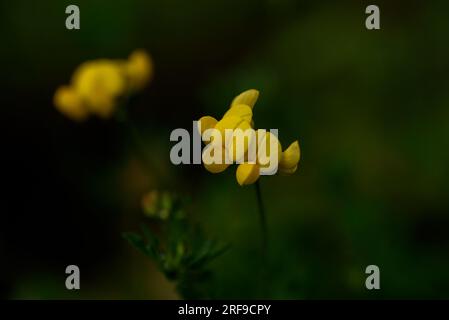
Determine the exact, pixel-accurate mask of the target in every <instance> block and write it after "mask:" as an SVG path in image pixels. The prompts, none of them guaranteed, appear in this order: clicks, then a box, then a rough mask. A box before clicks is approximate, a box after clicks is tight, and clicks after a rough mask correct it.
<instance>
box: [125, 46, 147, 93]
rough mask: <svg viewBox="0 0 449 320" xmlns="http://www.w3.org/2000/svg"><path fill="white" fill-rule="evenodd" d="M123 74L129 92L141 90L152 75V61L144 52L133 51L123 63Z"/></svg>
mask: <svg viewBox="0 0 449 320" xmlns="http://www.w3.org/2000/svg"><path fill="white" fill-rule="evenodd" d="M125 72H126V75H127V77H128V81H129V87H130V89H131V90H138V89H141V88H143V87H144V86H145V85H146V84H147V83H148V82H149V80H151V77H152V75H153V61H152V60H151V57H150V56H149V55H148V54H147V53H146V52H145V51H144V50H135V51H134V52H133V53H131V55H130V56H129V59H128V61H127V62H126V63H125Z"/></svg>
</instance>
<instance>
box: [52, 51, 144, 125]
mask: <svg viewBox="0 0 449 320" xmlns="http://www.w3.org/2000/svg"><path fill="white" fill-rule="evenodd" d="M152 72H153V67H152V62H151V58H150V57H149V56H148V55H147V54H146V53H145V52H144V51H142V50H137V51H134V52H133V53H132V54H131V55H130V56H129V59H128V60H109V59H99V60H93V61H87V62H84V63H82V64H81V65H80V66H79V67H78V68H77V70H76V71H75V72H74V74H73V77H72V80H71V84H70V85H69V86H61V87H60V88H58V89H57V90H56V92H55V95H54V99H53V101H54V104H55V106H56V108H57V109H58V110H59V111H60V112H61V113H62V114H64V115H65V116H67V117H69V118H71V119H72V120H76V121H82V120H85V119H87V118H88V116H89V115H97V116H99V117H101V118H109V117H110V116H111V115H112V114H113V113H114V111H115V110H116V108H117V105H118V104H119V102H120V99H121V98H123V97H125V96H126V95H128V94H130V93H133V92H136V91H138V90H141V89H142V88H143V87H144V86H145V85H146V84H147V83H148V81H149V80H150V78H151V75H152Z"/></svg>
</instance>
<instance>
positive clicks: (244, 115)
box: [198, 89, 300, 185]
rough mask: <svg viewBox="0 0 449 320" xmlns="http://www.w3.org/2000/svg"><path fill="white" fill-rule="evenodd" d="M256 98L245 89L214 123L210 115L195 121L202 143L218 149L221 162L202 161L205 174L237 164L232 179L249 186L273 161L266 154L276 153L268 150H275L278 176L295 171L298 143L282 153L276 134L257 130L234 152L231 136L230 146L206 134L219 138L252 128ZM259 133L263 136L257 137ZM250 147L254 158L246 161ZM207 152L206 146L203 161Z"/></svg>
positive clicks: (234, 137) (298, 150)
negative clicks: (217, 135)
mask: <svg viewBox="0 0 449 320" xmlns="http://www.w3.org/2000/svg"><path fill="white" fill-rule="evenodd" d="M258 97H259V92H258V91H257V90H254V89H251V90H247V91H245V92H243V93H241V94H240V95H238V96H237V97H235V98H234V100H233V101H232V103H231V106H230V108H229V110H228V111H227V112H226V113H225V114H224V116H223V118H222V119H221V120H219V121H218V120H216V119H215V118H213V117H211V116H204V117H202V118H201V119H200V120H199V121H198V125H199V131H200V134H201V136H202V138H203V140H204V141H205V142H206V143H208V142H210V143H211V144H215V146H214V148H212V149H213V150H217V148H218V150H222V152H221V155H220V157H222V158H223V161H218V162H217V161H216V162H213V161H212V162H208V161H204V167H205V168H206V169H207V170H208V171H209V172H212V173H219V172H222V171H224V170H226V168H227V167H228V166H229V165H231V164H233V163H237V164H238V167H237V171H236V178H237V182H238V183H239V184H240V185H248V184H252V183H254V182H256V181H257V180H258V179H259V176H260V173H261V170H263V169H264V168H267V167H269V166H270V161H273V160H272V158H271V157H270V153H272V154H276V153H274V152H271V150H274V151H277V158H276V159H275V160H277V161H276V165H277V169H278V172H279V173H281V174H293V173H294V172H295V171H296V170H297V168H298V162H299V158H300V149H299V143H298V141H295V142H293V143H292V144H291V145H290V146H289V147H288V148H287V149H285V150H284V151H282V146H281V144H280V142H279V140H278V138H277V136H276V135H274V134H272V133H271V132H269V133H265V130H257V131H255V135H254V136H253V137H251V136H248V137H247V140H245V141H244V146H243V148H241V149H240V150H238V149H236V145H237V144H236V143H235V142H236V141H235V139H236V136H235V135H233V138H231V140H230V141H231V142H230V143H229V142H227V141H226V140H225V141H224V142H223V141H222V140H221V139H218V140H216V139H215V140H214V136H212V137H209V136H208V134H207V133H208V132H211V130H210V129H215V131H217V132H218V133H219V136H222V137H225V136H227V132H229V131H236V130H241V131H240V132H245V131H247V130H248V129H253V128H254V121H253V108H254V105H255V103H256V101H257V99H258ZM212 131H213V130H212ZM262 134H263V136H261V135H262ZM217 144H219V146H217ZM251 145H253V146H254V147H255V150H256V152H255V154H257V157H256V159H250V157H249V155H248V154H249V152H248V150H249V149H250V146H251ZM273 148H274V149H273ZM230 149H231V150H230ZM261 149H264V152H259V151H260V150H261ZM276 149H277V150H276ZM209 150H210V149H209ZM207 152H210V151H208V148H207V147H206V148H205V149H204V151H203V160H204V158H205V156H206V153H207ZM229 155H232V156H231V159H229ZM212 156H213V155H212Z"/></svg>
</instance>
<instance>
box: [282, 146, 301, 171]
mask: <svg viewBox="0 0 449 320" xmlns="http://www.w3.org/2000/svg"><path fill="white" fill-rule="evenodd" d="M300 153H301V152H300V149H299V143H298V141H295V142H293V143H292V144H291V145H290V146H289V147H288V148H287V149H285V151H284V152H283V153H282V158H281V161H280V162H279V169H280V170H283V171H287V172H289V171H291V170H292V169H293V168H295V170H293V172H295V171H296V167H297V166H298V162H299V158H300ZM293 172H291V173H293Z"/></svg>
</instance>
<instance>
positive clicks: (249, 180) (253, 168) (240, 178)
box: [235, 163, 260, 186]
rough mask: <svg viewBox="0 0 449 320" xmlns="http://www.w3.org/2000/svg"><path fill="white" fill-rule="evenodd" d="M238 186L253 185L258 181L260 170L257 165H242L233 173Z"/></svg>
mask: <svg viewBox="0 0 449 320" xmlns="http://www.w3.org/2000/svg"><path fill="white" fill-rule="evenodd" d="M235 175H236V178H237V182H238V183H239V185H241V186H243V185H247V184H253V183H254V182H256V181H257V179H259V176H260V168H259V165H258V164H251V163H242V164H240V165H239V166H238V167H237V171H236V172H235Z"/></svg>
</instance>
